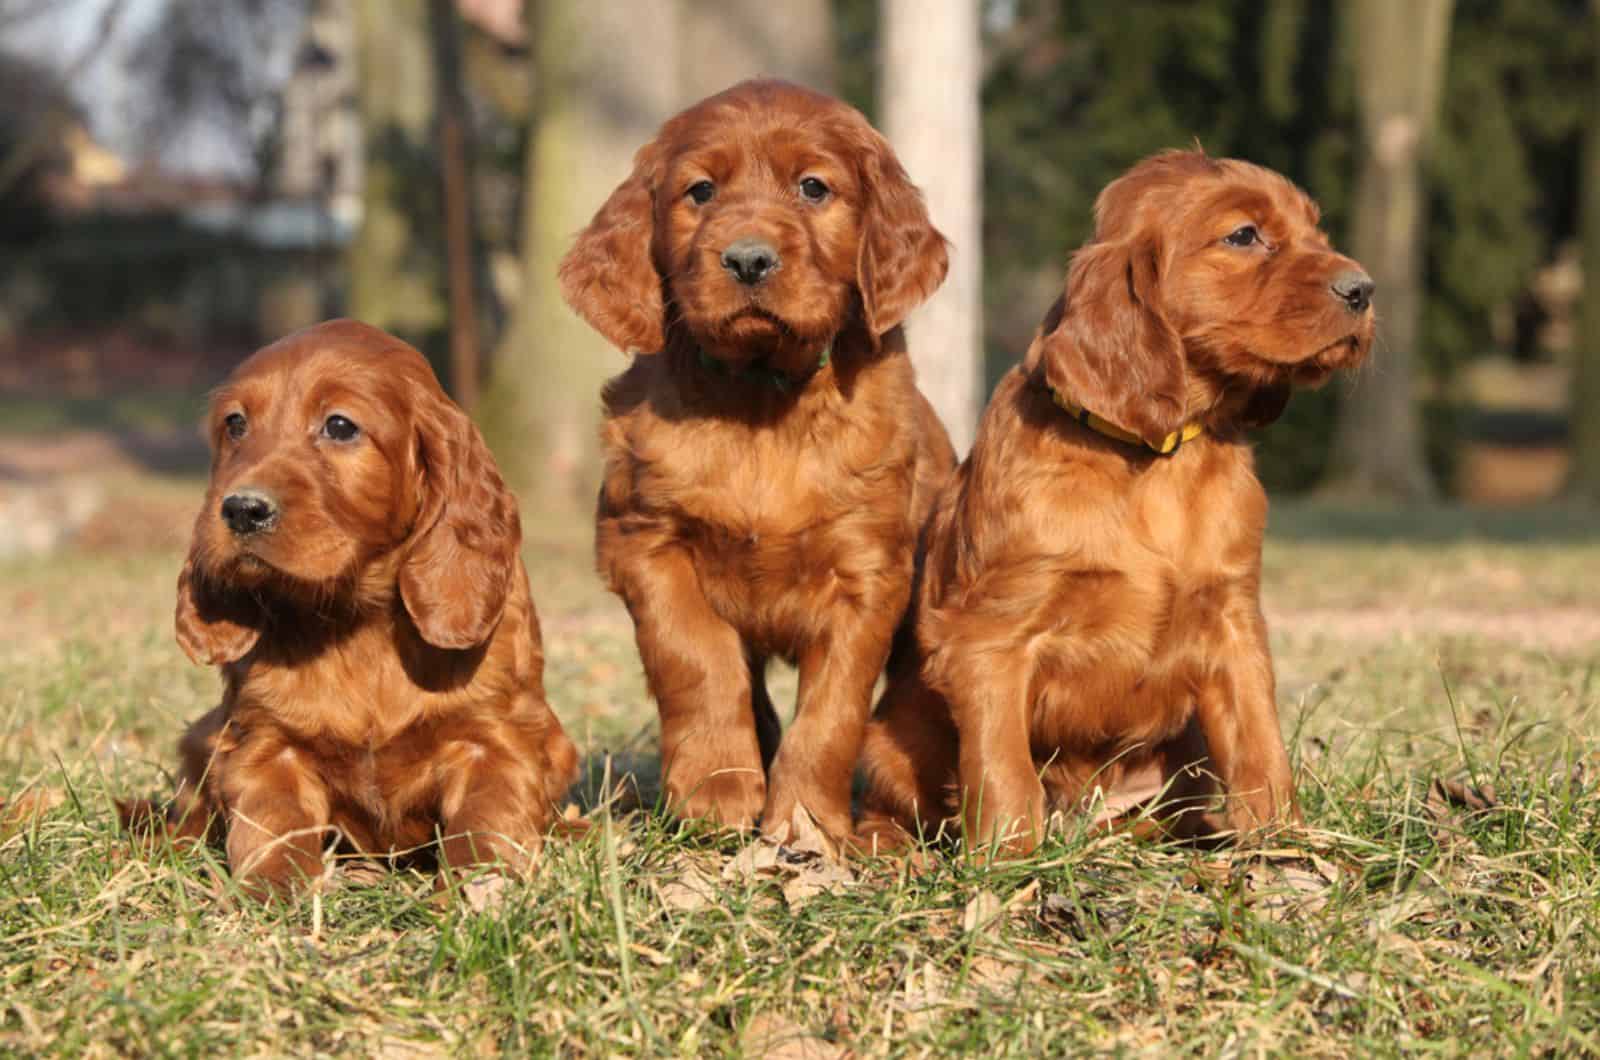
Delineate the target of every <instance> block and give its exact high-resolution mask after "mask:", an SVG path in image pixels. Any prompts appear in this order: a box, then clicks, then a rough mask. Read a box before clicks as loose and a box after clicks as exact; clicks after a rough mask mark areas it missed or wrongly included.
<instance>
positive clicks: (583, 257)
mask: <svg viewBox="0 0 1600 1060" xmlns="http://www.w3.org/2000/svg"><path fill="white" fill-rule="evenodd" d="M659 155H660V151H659V149H658V148H657V146H656V144H654V143H649V144H646V145H645V146H643V147H641V148H640V149H639V152H638V154H636V155H634V159H633V172H632V174H630V175H629V177H628V179H627V180H625V181H623V182H622V183H621V184H620V185H618V186H617V189H616V190H615V191H613V192H612V193H611V197H610V198H609V199H607V200H606V201H605V203H604V205H602V206H601V207H600V210H599V212H597V213H596V214H595V215H594V219H593V220H592V221H590V222H589V225H588V227H587V228H585V229H584V230H583V231H582V232H579V233H578V238H577V241H576V242H574V243H573V244H572V249H571V250H569V251H567V256H566V257H564V258H562V259H561V268H560V270H559V272H558V276H559V279H560V282H561V297H562V298H564V299H566V302H567V304H568V305H569V306H571V307H572V308H573V309H574V310H575V311H576V312H577V314H578V315H579V316H581V317H583V319H584V320H586V321H588V322H589V326H590V327H592V328H594V329H595V330H596V331H598V332H599V333H600V334H602V335H604V336H605V337H606V341H608V342H610V343H611V344H612V345H613V346H616V347H617V348H618V349H620V350H623V351H624V352H626V353H658V352H660V350H661V347H662V346H663V345H665V342H666V338H665V335H664V323H665V321H664V317H665V312H666V309H665V305H664V303H663V301H662V298H661V277H660V276H659V275H658V274H657V273H656V269H655V264H654V263H653V261H652V260H651V257H650V246H651V240H652V238H653V235H654V230H655V192H654V184H655V182H656V179H657V171H658V169H659V163H658V158H659Z"/></svg>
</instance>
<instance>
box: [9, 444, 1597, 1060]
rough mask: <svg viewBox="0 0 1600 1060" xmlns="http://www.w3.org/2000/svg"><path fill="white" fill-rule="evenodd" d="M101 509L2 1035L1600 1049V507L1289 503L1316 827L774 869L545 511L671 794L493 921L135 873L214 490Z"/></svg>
mask: <svg viewBox="0 0 1600 1060" xmlns="http://www.w3.org/2000/svg"><path fill="white" fill-rule="evenodd" d="M103 488H104V489H105V490H106V491H107V492H106V494H105V498H106V504H105V506H104V508H103V509H102V512H103V513H104V512H106V511H109V512H111V513H112V516H111V517H109V518H108V517H105V516H104V515H102V516H98V517H96V521H95V522H93V523H91V525H90V526H89V527H87V528H86V529H85V531H84V533H83V534H82V535H81V536H80V544H79V545H77V546H74V547H72V548H69V549H68V550H67V551H65V552H63V553H60V554H58V555H57V556H56V557H54V558H51V559H49V560H47V561H43V562H39V561H27V562H12V563H9V564H6V565H5V566H3V567H0V795H3V796H4V797H5V798H6V799H7V800H8V802H7V806H6V808H5V809H4V810H3V811H0V822H3V823H0V937H3V938H4V939H5V945H4V946H0V1050H3V1051H8V1052H16V1053H30V1054H31V1053H49V1054H59V1055H81V1054H85V1053H88V1054H91V1055H92V1054H96V1053H136V1054H147V1053H150V1052H155V1051H163V1052H165V1051H171V1052H179V1053H186V1054H212V1053H219V1052H228V1053H233V1052H241V1053H256V1052H269V1053H279V1054H290V1053H292V1054H305V1053H310V1052H313V1051H325V1052H352V1053H361V1054H372V1053H377V1054H380V1055H386V1056H425V1055H434V1054H436V1053H437V1054H446V1053H448V1054H456V1053H459V1052H476V1053H484V1054H493V1053H494V1052H496V1051H497V1050H511V1051H516V1052H524V1051H533V1052H535V1053H550V1052H553V1051H556V1050H557V1049H558V1048H564V1049H565V1050H566V1051H568V1052H570V1053H572V1054H574V1055H609V1054H613V1053H616V1052H637V1053H647V1054H660V1053H677V1054H681V1055H686V1056H698V1055H704V1054H706V1053H711V1052H725V1051H728V1050H730V1049H735V1050H743V1051H744V1052H746V1053H749V1054H754V1055H761V1054H763V1053H767V1054H770V1055H780V1056H829V1057H832V1056H845V1055H851V1054H854V1055H885V1054H891V1053H893V1054H928V1055H947V1054H949V1053H953V1052H962V1051H968V1052H980V1051H981V1052H984V1053H994V1052H1001V1053H1017V1054H1028V1055H1044V1054H1047V1053H1060V1052H1064V1051H1069V1050H1082V1049H1088V1048H1094V1049H1113V1048H1119V1047H1120V1048H1126V1049H1128V1050H1148V1051H1157V1052H1162V1053H1168V1052H1173V1051H1181V1052H1194V1053H1207V1054H1210V1053H1216V1052H1219V1051H1246V1050H1250V1051H1253V1050H1255V1049H1258V1048H1259V1049H1271V1050H1274V1051H1281V1052H1284V1053H1290V1054H1325V1055H1359V1054H1364V1053H1368V1052H1374V1051H1376V1052H1385V1053H1386V1052H1393V1051H1395V1050H1397V1049H1406V1048H1425V1047H1431V1048H1437V1049H1439V1050H1441V1051H1443V1052H1445V1053H1450V1054H1466V1053H1473V1054H1481V1053H1485V1052H1490V1053H1518V1052H1523V1051H1545V1050H1550V1051H1559V1052H1563V1053H1566V1052H1578V1051H1582V1050H1589V1051H1593V1050H1595V1049H1597V1048H1600V939H1597V937H1596V931H1597V928H1596V925H1597V924H1600V865H1597V853H1600V830H1597V824H1600V788H1597V781H1600V759H1597V758H1596V757H1595V751H1596V737H1597V735H1600V727H1597V724H1596V718H1595V714H1596V710H1597V707H1600V589H1597V585H1600V531H1597V530H1595V529H1594V528H1593V527H1594V524H1593V521H1592V520H1591V519H1590V518H1588V517H1586V516H1585V514H1584V513H1582V512H1578V511H1566V510H1560V509H1550V510H1543V511H1540V512H1537V513H1534V514H1528V513H1520V514H1509V515H1495V516H1488V515H1481V514H1480V515H1472V514H1469V513H1463V512H1460V511H1452V510H1432V511H1427V512H1422V513H1366V514H1363V513H1354V512H1348V511H1329V510H1325V509H1317V508H1313V507H1307V506H1303V505H1293V504H1287V503H1279V504H1277V505H1276V506H1275V507H1274V509H1273V517H1272V539H1271V541H1270V543H1269V546H1268V549H1267V555H1266V569H1265V589H1264V594H1265V600H1266V607H1267V612H1268V616H1269V619H1270V621H1271V623H1272V627H1273V646H1274V650H1275V652H1276V663H1277V671H1278V679H1279V700H1280V705H1281V708H1282V712H1283V720H1284V729H1285V733H1286V735H1287V736H1288V737H1289V739H1290V741H1291V747H1292V751H1293V754H1294V755H1295V758H1296V760H1297V763H1298V766H1299V783H1300V791H1301V794H1302V799H1303V802H1304V806H1305V811H1306V816H1307V819H1308V824H1309V828H1308V830H1307V832H1306V834H1305V835H1304V836H1302V837H1301V839H1300V840H1299V841H1298V842H1297V843H1295V844H1293V845H1285V847H1284V848H1283V849H1281V850H1273V851H1269V852H1267V854H1266V855H1265V856H1261V857H1247V856H1245V855H1243V854H1232V855H1230V854H1226V853H1224V854H1199V853H1196V852H1193V851H1189V850H1183V849H1165V848H1161V847H1157V846H1153V845H1149V844H1139V843H1135V842H1133V841H1131V840H1128V839H1125V838H1122V837H1103V836H1088V835H1084V834H1080V833H1078V832H1077V831H1075V830H1072V829H1069V831H1068V834H1065V835H1063V836H1061V837H1059V838H1058V839H1057V840H1055V841H1054V842H1052V843H1050V844H1048V845H1047V846H1046V847H1045V849H1043V850H1042V851H1041V852H1040V853H1039V854H1038V855H1037V856H1036V857H1035V858H1033V859H1032V860H1029V861H1027V862H1024V863H1019V864H1011V865H1006V866H1003V867H996V868H983V867H980V866H978V865H976V864H972V863H968V862H966V861H964V860H962V859H961V858H960V857H959V856H956V855H952V854H950V853H949V852H941V853H939V854H938V855H936V856H935V857H934V858H933V859H932V860H931V862H930V864H929V867H928V868H926V869H925V870H924V871H922V872H920V873H911V872H907V871H905V870H904V867H903V866H900V865H897V864H892V863H891V864H874V865H867V866H862V865H857V866H853V867H850V868H849V869H848V870H846V871H837V870H832V869H829V868H828V867H826V866H824V865H821V864H820V863H817V862H815V861H806V860H804V859H797V860H795V861H793V862H792V863H790V862H776V863H775V862H774V860H773V859H772V858H771V857H764V856H763V853H762V851H760V850H759V849H745V848H744V844H743V843H742V842H741V841H740V840H738V839H735V838H717V837H705V836H695V835H689V834H686V833H684V832H683V831H681V830H680V829H678V828H677V827H676V826H675V825H673V823H672V822H670V821H669V820H666V819H664V818H662V817H660V816H659V815H657V814H655V813H654V812H653V811H652V810H650V809H649V806H650V804H651V801H652V798H653V792H654V788H653V782H652V779H651V777H652V774H653V769H654V763H653V754H654V741H655V732H654V712H653V708H652V707H651V705H650V703H649V702H648V700H647V699H646V697H645V694H644V689H643V681H642V677H641V673H640V669H639V664H638V661H637V657H636V655H635V653H634V649H633V643H632V635H631V630H630V627H629V625H628V621H627V617H626V615H625V614H624V613H623V612H622V610H621V608H620V607H619V606H618V605H617V604H616V602H615V601H614V600H613V599H612V598H610V597H609V596H608V595H607V594H606V593H605V592H604V590H603V589H602V588H601V587H600V585H599V583H598V580H597V579H596V578H595V576H594V574H593V573H592V568H591V560H590V552H589V539H588V536H587V531H586V528H584V527H581V526H580V527H551V526H547V525H539V524H537V523H535V522H534V521H533V520H530V521H529V522H530V526H529V530H530V534H529V536H530V540H529V542H528V546H527V549H526V555H527V560H528V563H529V567H530V574H531V577H532V582H533V588H534V594H535V598H536V600H537V601H538V604H539V608H540V611H541V613H542V615H543V618H544V625H545V642H546V652H547V656H548V659H549V663H548V672H547V682H548V685H549V689H550V696H551V700H552V702H553V704H554V706H555V707H556V709H557V711H558V712H559V713H560V715H561V717H562V719H563V721H564V722H565V724H566V725H567V728H568V730H569V731H570V732H571V733H572V735H573V736H574V738H575V739H577V740H578V741H579V742H580V743H581V744H582V745H583V747H584V748H585V750H586V751H587V752H588V753H589V754H590V764H591V769H590V770H589V772H588V778H589V779H587V780H586V781H585V782H584V783H583V784H582V785H581V789H580V791H579V792H578V793H577V797H578V799H579V801H580V802H582V803H583V805H584V806H586V807H595V806H596V805H601V806H603V805H605V804H606V794H607V793H606V791H603V790H602V788H601V785H602V783H603V778H604V777H605V776H606V775H607V771H608V768H609V771H610V774H611V776H612V778H613V781H615V780H616V779H617V778H619V777H622V776H625V775H627V774H629V773H635V772H636V773H638V774H639V776H640V778H641V779H640V784H639V787H640V788H641V789H642V790H643V801H644V806H645V808H644V809H634V808H630V807H631V805H632V802H631V800H630V799H624V800H622V801H621V802H619V803H617V804H616V805H617V812H616V813H614V814H613V815H611V816H610V817H609V818H608V817H607V815H606V814H605V813H604V812H603V810H602V811H597V812H596V819H597V820H598V821H600V822H601V824H602V826H601V827H598V828H596V829H595V835H594V837H593V838H592V840H589V841H585V842H581V843H574V844H556V845H553V846H552V847H550V848H549V850H548V851H547V854H546V857H545V860H544V863H543V865H542V868H541V871H540V874H539V876H538V878H537V879H536V880H535V881H534V882H533V883H531V884H529V885H526V886H517V887H515V888H513V889H512V890H511V892H510V894H509V896H508V897H507V898H506V900H505V901H504V902H503V903H502V904H500V905H499V906H497V907H494V908H491V909H489V910H487V911H483V912H477V911H474V910H473V909H471V908H470V907H469V906H468V905H466V904H464V903H460V902H455V903H450V902H443V903H441V902H437V901H435V900H434V899H433V895H432V883H431V880H429V879H427V878H425V877H422V876H420V875H415V874H408V873H388V874H385V873H374V872H372V871H369V870H365V869H362V868H358V867H352V866H342V867H341V868H340V871H339V872H338V873H336V874H335V875H334V876H333V877H331V878H330V879H329V880H328V881H326V882H325V885H324V887H323V889H322V892H323V893H321V894H320V895H319V896H317V897H316V898H315V899H312V898H307V899H305V900H303V901H300V902H298V903H296V904H293V905H288V906H281V907H276V908H270V909H261V908H257V907H255V906H252V905H250V904H248V903H243V902H241V901H239V900H237V899H236V896H235V895H234V893H233V891H232V889H231V888H230V886H229V885H228V883H227V881H226V878H225V875H224V874H222V873H220V872H219V870H218V865H217V863H216V860H215V856H214V855H206V854H199V853H184V852H172V851H167V852H165V853H162V854H159V855H157V856H155V857H154V858H149V857H144V856H136V855H134V854H132V853H131V852H130V850H129V849H128V848H127V846H126V845H125V843H124V842H123V841H122V840H121V839H119V837H118V836H117V834H116V832H115V828H114V825H113V820H114V815H113V811H112V808H111V800H112V798H113V797H114V796H118V795H127V794H140V793H142V794H149V793H155V792H158V791H160V790H162V789H163V788H164V787H165V786H166V785H167V783H168V779H167V776H166V773H165V770H166V769H169V768H170V767H171V766H172V764H173V761H174V757H173V750H172V747H173V741H174V739H175V738H176V736H177V734H178V732H179V731H180V729H181V727H182V726H183V724H184V722H185V721H186V719H189V718H191V717H193V716H194V715H196V714H197V713H199V712H200V711H202V710H204V709H206V708H207V707H208V706H210V705H211V704H212V702H213V700H214V697H215V695H216V693H217V690H218V681H217V678H216V676H215V675H214V674H213V673H212V672H210V671H208V670H204V669H201V668H197V667H194V666H192V665H190V664H189V663H188V661H187V660H186V659H185V658H184V657H183V655H182V654H181V652H180V651H179V650H178V648H177V646H176V645H175V643H174V642H173V638H172V633H171V611H172V597H173V584H174V580H175V578H176V574H177V569H178V565H179V562H180V557H181V547H182V542H183V536H184V533H185V529H186V525H187V523H188V521H189V519H190V518H191V516H192V512H193V510H194V508H195V506H196V505H197V504H198V500H199V496H200V490H201V483H200V481H199V480H198V479H196V478H192V477H176V478H172V477H166V478H164V477H159V476H155V475H151V474H148V473H135V472H125V473H121V474H116V475H112V476H110V477H109V478H107V479H105V480H104V485H103ZM777 684H778V687H779V688H780V689H782V693H781V694H782V695H785V696H792V688H793V685H792V681H790V680H789V679H788V677H787V675H785V677H784V680H783V681H781V682H778V683H777ZM608 754H609V755H610V756H611V757H610V759H609V761H608V759H607V756H608ZM1436 782H1438V783H1436ZM613 866H614V868H613ZM784 1047H787V1048H790V1049H794V1050H797V1051H793V1052H774V1050H777V1049H780V1048H784ZM804 1050H810V1051H804Z"/></svg>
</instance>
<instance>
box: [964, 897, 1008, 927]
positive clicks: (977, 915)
mask: <svg viewBox="0 0 1600 1060" xmlns="http://www.w3.org/2000/svg"><path fill="white" fill-rule="evenodd" d="M1004 912H1005V904H1004V903H1002V902H1001V901H1000V898H999V896H998V895H996V894H995V893H994V892H993V891H979V892H978V893H977V894H975V895H973V896H972V898H971V900H970V901H968V902H967V907H966V909H964V910H963V911H962V913H961V930H962V931H964V932H965V933H967V934H968V935H970V934H972V933H973V932H975V931H982V930H983V929H984V928H986V927H988V926H989V925H990V924H992V923H993V922H994V921H995V920H996V919H997V918H998V917H999V916H1000V915H1001V914H1002V913H1004Z"/></svg>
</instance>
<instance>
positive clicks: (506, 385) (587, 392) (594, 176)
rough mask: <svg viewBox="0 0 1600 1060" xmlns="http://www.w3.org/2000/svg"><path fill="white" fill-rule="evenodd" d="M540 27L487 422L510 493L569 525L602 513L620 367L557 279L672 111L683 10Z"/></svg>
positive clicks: (594, 12) (570, 14)
mask: <svg viewBox="0 0 1600 1060" xmlns="http://www.w3.org/2000/svg"><path fill="white" fill-rule="evenodd" d="M533 18H534V21H533V40H534V48H535V57H534V65H535V68H536V71H537V73H536V79H535V80H536V83H535V87H534V117H533V139H532V142H531V144H530V145H529V150H528V173H527V178H526V189H527V190H526V192H525V200H524V207H523V215H524V226H525V227H524V233H523V244H522V245H523V250H522V254H523V281H522V291H521V295H520V298H519V301H518V304H517V306H516V307H515V310H514V313H513V318H512V323H511V328H510V330H509V332H508V334H507V336H506V339H505V341H504V342H503V343H502V344H501V346H500V348H499V350H498V351H497V353H496V355H495V358H494V365H493V367H492V369H491V372H490V382H489V386H488V388H486V390H485V392H484V396H483V406H482V412H481V414H480V416H479V420H480V422H481V423H482V424H483V425H484V428H485V430H486V432H487V433H488V435H489V440H490V442H491V444H492V445H493V446H494V450H495V455H496V457H497V458H498V460H499V462H500V464H501V467H502V470H504V471H505V473H506V475H507V477H508V479H509V481H510V482H511V483H512V484H513V486H515V487H516V488H517V489H519V490H520V491H522V492H523V493H524V495H525V496H528V497H529V498H532V499H534V500H535V501H536V502H537V503H542V504H545V505H547V506H550V507H553V508H556V509H564V510H565V511H566V512H567V513H568V514H572V513H573V512H575V511H589V510H592V508H593V506H594V497H595V490H596V488H597V486H598V483H599V478H600V456H599V442H598V439H597V431H598V424H599V405H600V402H599V394H600V386H601V384H602V383H603V382H604V381H605V380H606V379H607V378H608V377H610V376H611V375H614V374H615V373H617V372H618V371H620V370H621V369H622V367H623V366H624V364H625V361H624V358H623V355H622V354H621V353H620V352H618V351H617V350H614V349H612V348H611V347H610V346H609V345H607V343H606V341H605V340H604V339H603V338H601V337H600V336H599V335H598V334H596V333H595V332H594V331H593V330H592V329H591V328H589V327H588V325H586V324H584V323H583V321H581V320H579V319H578V317H577V316H576V314H574V313H573V312H572V311H571V310H569V309H568V308H567V307H566V305H565V304H564V303H563V302H562V300H561V293H560V291H559V290H558V289H557V286H556V266H557V264H558V263H559V262H560V260H561V256H562V255H563V254H565V253H566V251H567V249H568V247H569V246H570V245H571V243H572V237H573V235H574V234H575V233H576V232H577V231H578V230H579V229H580V228H582V227H583V226H584V225H585V224H586V223H588V221H589V218H590V217H592V216H593V214H594V212H595V210H597V209H598V208H599V207H600V204H601V203H602V202H603V201H604V200H605V198H606V196H607V195H609V194H610V193H611V190H612V189H613V188H614V187H616V186H617V185H618V184H619V183H621V182H622V180H623V179H624V178H625V177H626V176H627V175H628V173H629V172H630V170H631V167H632V159H633V153H634V152H635V151H636V150H637V149H638V148H639V147H640V146H641V145H643V144H644V143H645V142H646V141H647V140H648V139H649V138H650V137H651V136H653V135H654V134H655V131H656V129H657V128H658V127H659V126H660V124H661V122H662V121H663V120H665V119H666V118H667V117H668V115H669V114H670V113H671V112H672V110H673V108H674V106H675V104H676V102H677V95H678V94H677V85H676V75H677V66H676V55H677V49H676V30H677V10H676V6H675V5H674V4H672V3H668V2H665V0H652V2H650V3H644V4H619V3H607V2H595V0H540V2H538V3H535V4H534V5H533Z"/></svg>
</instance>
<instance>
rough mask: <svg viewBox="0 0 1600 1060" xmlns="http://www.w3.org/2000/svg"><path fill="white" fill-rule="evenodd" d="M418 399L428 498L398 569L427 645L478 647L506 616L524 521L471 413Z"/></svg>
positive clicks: (436, 398) (431, 397)
mask: <svg viewBox="0 0 1600 1060" xmlns="http://www.w3.org/2000/svg"><path fill="white" fill-rule="evenodd" d="M417 401H418V411H417V440H416V444H417V463H418V466H417V475H416V476H415V477H416V479H417V480H418V483H419V485H418V489H420V490H421V491H422V492H423V500H422V506H421V509H420V511H419V513H418V516H417V523H416V529H414V530H413V531H412V537H411V541H410V544H409V546H408V551H407V553H406V556H405V561H404V563H403V564H402V565H401V568H400V598H401V599H402V600H403V601H404V602H405V606H406V611H407V612H408V613H409V614H410V615H411V620H412V621H413V622H415V623H416V626H417V632H419V633H421V634H422V639H423V640H425V641H427V642H428V643H429V644H432V645H433V646H434V647H437V648H455V649H461V648H472V647H476V646H477V645H479V644H482V643H483V642H484V641H486V640H488V639H489V635H490V634H491V633H493V632H494V628H495V626H496V625H497V624H499V622H500V615H501V613H502V612H503V611H504V610H505V606H506V596H507V594H508V593H509V591H510V588H511V579H512V578H513V577H514V576H515V572H516V563H517V550H518V549H520V548H521V547H522V521H521V519H520V518H519V517H518V515H517V502H516V498H514V497H513V496H512V495H511V491H510V490H508V489H506V484H505V481H504V480H503V479H501V477H500V471H499V469H498V468H497V467H496V466H495V463H494V457H493V456H491V455H490V453H489V447H488V446H487V445H485V444H484V441H483V435H481V434H479V433H478V428H477V427H476V426H475V425H474V424H473V422H472V421H471V420H470V419H468V418H467V416H466V413H464V412H462V411H461V410H460V409H459V408H458V407H456V405H455V403H454V402H452V401H450V399H448V398H446V397H445V396H444V394H443V393H442V392H437V391H435V392H433V393H430V394H426V395H423V396H419V397H418V398H417Z"/></svg>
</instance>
